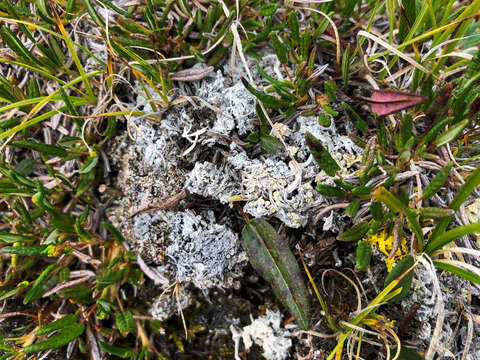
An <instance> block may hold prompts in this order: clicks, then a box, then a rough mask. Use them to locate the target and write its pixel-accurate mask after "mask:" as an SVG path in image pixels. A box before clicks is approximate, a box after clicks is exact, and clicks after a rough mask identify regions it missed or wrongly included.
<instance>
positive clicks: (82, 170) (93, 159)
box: [78, 155, 98, 174]
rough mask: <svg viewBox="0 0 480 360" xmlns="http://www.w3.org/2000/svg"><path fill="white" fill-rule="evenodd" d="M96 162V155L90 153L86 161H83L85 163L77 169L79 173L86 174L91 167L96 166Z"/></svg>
mask: <svg viewBox="0 0 480 360" xmlns="http://www.w3.org/2000/svg"><path fill="white" fill-rule="evenodd" d="M97 164H98V156H96V155H90V156H89V157H88V160H87V162H86V163H85V165H83V166H82V167H81V168H80V170H78V173H79V174H88V173H89V172H90V171H92V170H93V169H95V167H96V166H97Z"/></svg>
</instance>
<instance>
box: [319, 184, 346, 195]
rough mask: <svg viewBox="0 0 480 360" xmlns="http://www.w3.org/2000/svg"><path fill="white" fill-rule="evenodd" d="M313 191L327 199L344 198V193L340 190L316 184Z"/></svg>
mask: <svg viewBox="0 0 480 360" xmlns="http://www.w3.org/2000/svg"><path fill="white" fill-rule="evenodd" d="M315 189H316V190H317V191H318V192H319V193H320V194H321V195H323V196H329V197H342V196H345V191H344V190H343V189H342V188H339V187H336V186H331V185H325V184H318V185H317V186H316V187H315Z"/></svg>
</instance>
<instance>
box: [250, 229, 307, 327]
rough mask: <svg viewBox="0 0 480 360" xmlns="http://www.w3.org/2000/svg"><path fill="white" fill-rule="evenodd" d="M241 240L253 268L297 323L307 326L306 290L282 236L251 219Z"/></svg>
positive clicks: (296, 264) (300, 325)
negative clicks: (270, 287)
mask: <svg viewBox="0 0 480 360" xmlns="http://www.w3.org/2000/svg"><path fill="white" fill-rule="evenodd" d="M242 240H243V246H244V248H245V249H246V251H247V253H248V256H249V259H250V263H251V264H252V266H253V268H254V269H255V270H256V271H257V272H258V273H259V274H260V275H261V276H262V277H263V278H264V279H265V280H266V281H267V282H269V283H270V285H271V286H272V288H273V292H274V293H275V296H276V297H277V299H278V300H280V302H281V303H282V304H283V305H285V306H286V307H287V308H288V309H289V310H290V312H291V313H292V314H293V315H294V316H295V318H296V319H297V323H298V326H299V327H300V328H301V329H304V330H307V329H309V328H310V302H309V299H308V292H307V289H306V287H305V284H304V281H303V279H302V274H301V272H300V268H299V266H298V263H297V261H296V260H295V256H294V255H293V253H292V252H291V250H290V248H289V247H288V245H287V243H286V242H285V240H284V239H282V238H281V237H280V236H278V234H277V232H276V231H275V229H274V228H273V227H272V226H271V225H270V224H269V223H268V222H267V221H265V220H263V219H253V220H250V222H249V223H248V224H247V225H245V227H244V228H243V231H242Z"/></svg>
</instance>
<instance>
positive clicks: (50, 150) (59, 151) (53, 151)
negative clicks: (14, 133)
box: [8, 140, 68, 157]
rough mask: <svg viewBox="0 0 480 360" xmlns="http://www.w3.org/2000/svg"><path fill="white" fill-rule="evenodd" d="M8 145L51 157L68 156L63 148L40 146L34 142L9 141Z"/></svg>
mask: <svg viewBox="0 0 480 360" xmlns="http://www.w3.org/2000/svg"><path fill="white" fill-rule="evenodd" d="M8 145H9V146H16V147H23V148H28V149H32V150H35V151H38V152H40V153H43V154H48V155H53V156H60V157H67V156H68V152H67V150H65V149H64V148H61V147H60V146H55V145H47V144H42V143H39V142H36V141H28V140H16V141H10V142H9V143H8Z"/></svg>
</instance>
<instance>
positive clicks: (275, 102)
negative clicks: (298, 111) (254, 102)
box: [242, 77, 288, 109]
mask: <svg viewBox="0 0 480 360" xmlns="http://www.w3.org/2000/svg"><path fill="white" fill-rule="evenodd" d="M242 82H243V85H244V86H245V87H246V89H247V90H248V91H250V92H251V93H252V95H254V96H255V97H256V98H257V99H258V100H260V101H261V102H262V103H263V104H264V105H265V106H266V107H269V108H271V109H281V108H284V107H287V106H288V103H287V102H286V101H283V100H279V99H277V98H276V97H275V96H272V95H269V94H265V93H264V92H263V91H260V90H257V89H255V88H254V87H253V86H252V85H251V84H250V83H249V82H248V81H247V80H246V79H245V78H243V77H242Z"/></svg>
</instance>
